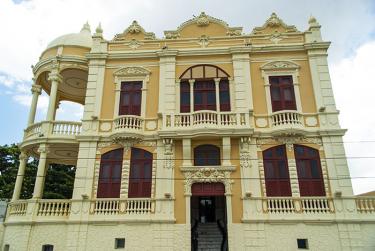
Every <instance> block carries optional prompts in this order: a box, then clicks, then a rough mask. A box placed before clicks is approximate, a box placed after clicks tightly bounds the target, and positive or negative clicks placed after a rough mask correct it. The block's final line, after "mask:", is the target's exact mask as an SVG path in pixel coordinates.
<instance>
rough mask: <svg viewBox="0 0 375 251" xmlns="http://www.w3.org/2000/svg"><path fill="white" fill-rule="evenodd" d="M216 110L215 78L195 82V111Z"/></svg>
mask: <svg viewBox="0 0 375 251" xmlns="http://www.w3.org/2000/svg"><path fill="white" fill-rule="evenodd" d="M200 110H212V111H216V92H215V82H214V81H213V80H211V81H210V80H207V81H196V82H195V83H194V111H200Z"/></svg>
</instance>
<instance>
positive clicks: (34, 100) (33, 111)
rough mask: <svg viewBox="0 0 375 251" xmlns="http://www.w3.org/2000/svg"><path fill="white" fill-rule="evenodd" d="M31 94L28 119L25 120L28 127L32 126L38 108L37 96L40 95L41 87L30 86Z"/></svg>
mask: <svg viewBox="0 0 375 251" xmlns="http://www.w3.org/2000/svg"><path fill="white" fill-rule="evenodd" d="M31 93H32V94H33V97H32V100H31V106H30V112H29V119H28V120H27V125H28V126H30V125H32V124H34V121H35V114H36V108H37V106H38V98H39V95H40V94H41V93H42V87H41V86H40V85H36V84H34V85H32V86H31Z"/></svg>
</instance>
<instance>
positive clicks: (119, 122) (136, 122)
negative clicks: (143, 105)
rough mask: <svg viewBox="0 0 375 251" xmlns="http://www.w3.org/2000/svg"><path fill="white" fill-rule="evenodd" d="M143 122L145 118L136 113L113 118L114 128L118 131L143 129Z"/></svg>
mask: <svg viewBox="0 0 375 251" xmlns="http://www.w3.org/2000/svg"><path fill="white" fill-rule="evenodd" d="M143 124H144V120H143V118H141V117H139V116H135V115H123V116H120V117H118V118H115V119H114V120H113V128H114V129H115V130H117V131H118V130H122V129H132V130H142V129H143Z"/></svg>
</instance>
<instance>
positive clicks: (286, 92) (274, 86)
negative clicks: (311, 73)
mask: <svg viewBox="0 0 375 251" xmlns="http://www.w3.org/2000/svg"><path fill="white" fill-rule="evenodd" d="M269 82H270V86H271V103H272V112H277V111H281V110H296V109H297V107H296V99H295V95H294V86H293V78H292V76H270V77H269Z"/></svg>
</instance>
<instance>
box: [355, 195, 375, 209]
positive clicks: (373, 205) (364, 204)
mask: <svg viewBox="0 0 375 251" xmlns="http://www.w3.org/2000/svg"><path fill="white" fill-rule="evenodd" d="M356 204H357V211H358V212H360V213H375V197H371V198H366V197H363V198H356Z"/></svg>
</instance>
